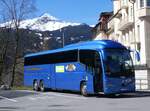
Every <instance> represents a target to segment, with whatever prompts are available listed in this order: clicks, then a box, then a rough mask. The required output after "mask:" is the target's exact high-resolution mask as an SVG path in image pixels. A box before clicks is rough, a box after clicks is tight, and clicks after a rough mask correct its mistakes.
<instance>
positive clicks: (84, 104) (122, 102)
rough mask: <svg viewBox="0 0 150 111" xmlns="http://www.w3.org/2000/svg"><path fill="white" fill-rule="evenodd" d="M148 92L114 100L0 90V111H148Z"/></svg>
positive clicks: (72, 94) (127, 95) (59, 93)
mask: <svg viewBox="0 0 150 111" xmlns="http://www.w3.org/2000/svg"><path fill="white" fill-rule="evenodd" d="M149 110H150V92H137V93H135V94H126V95H121V96H117V97H105V96H96V95H94V96H90V97H83V96H81V95H79V94H77V93H62V92H54V91H53V92H50V91H49V92H45V93H42V92H34V91H1V90H0V111H149Z"/></svg>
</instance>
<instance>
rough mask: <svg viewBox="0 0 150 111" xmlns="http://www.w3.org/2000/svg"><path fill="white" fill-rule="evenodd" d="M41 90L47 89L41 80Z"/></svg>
mask: <svg viewBox="0 0 150 111" xmlns="http://www.w3.org/2000/svg"><path fill="white" fill-rule="evenodd" d="M40 91H42V92H44V91H45V86H44V82H43V81H40Z"/></svg>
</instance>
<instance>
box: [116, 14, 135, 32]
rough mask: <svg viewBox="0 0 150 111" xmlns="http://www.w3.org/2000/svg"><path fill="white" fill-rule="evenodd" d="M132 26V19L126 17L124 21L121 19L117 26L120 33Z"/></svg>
mask: <svg viewBox="0 0 150 111" xmlns="http://www.w3.org/2000/svg"><path fill="white" fill-rule="evenodd" d="M133 24H134V21H133V19H132V18H129V17H126V18H125V19H122V20H121V21H120V23H119V24H118V29H119V30H120V31H123V30H125V29H127V28H129V27H130V26H132V25H133Z"/></svg>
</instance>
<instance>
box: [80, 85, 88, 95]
mask: <svg viewBox="0 0 150 111" xmlns="http://www.w3.org/2000/svg"><path fill="white" fill-rule="evenodd" d="M81 91H82V95H84V96H85V95H87V86H86V85H85V84H84V85H83V86H82V89H81Z"/></svg>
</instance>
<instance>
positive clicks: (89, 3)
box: [36, 0, 112, 25]
mask: <svg viewBox="0 0 150 111" xmlns="http://www.w3.org/2000/svg"><path fill="white" fill-rule="evenodd" d="M36 5H37V9H38V10H37V12H36V15H38V16H39V15H41V14H43V13H49V14H51V15H52V16H55V17H57V18H59V19H61V20H65V21H69V22H79V23H87V24H89V25H94V24H96V23H97V20H98V17H99V14H100V12H103V11H111V10H112V1H111V0H36Z"/></svg>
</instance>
